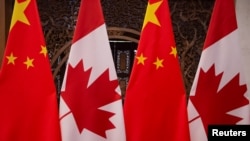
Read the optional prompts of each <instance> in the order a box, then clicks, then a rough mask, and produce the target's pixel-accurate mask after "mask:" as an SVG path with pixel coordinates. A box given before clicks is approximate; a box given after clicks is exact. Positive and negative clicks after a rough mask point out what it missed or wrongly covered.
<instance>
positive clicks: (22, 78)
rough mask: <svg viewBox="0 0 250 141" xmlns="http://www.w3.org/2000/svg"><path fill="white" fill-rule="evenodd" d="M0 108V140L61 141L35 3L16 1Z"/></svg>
mask: <svg viewBox="0 0 250 141" xmlns="http://www.w3.org/2000/svg"><path fill="white" fill-rule="evenodd" d="M0 109H1V116H0V140H1V141H60V139H61V135H60V124H59V113H58V105H57V98H56V89H55V85H54V81H53V77H52V73H51V68H50V64H49V59H48V54H47V49H46V45H45V41H44V37H43V32H42V28H41V24H40V18H39V14H38V10H37V5H36V1H35V0H22V1H20V0H15V4H14V10H13V15H12V20H11V25H10V30H9V36H8V40H7V46H6V50H5V54H4V59H3V63H2V67H1V72H0Z"/></svg>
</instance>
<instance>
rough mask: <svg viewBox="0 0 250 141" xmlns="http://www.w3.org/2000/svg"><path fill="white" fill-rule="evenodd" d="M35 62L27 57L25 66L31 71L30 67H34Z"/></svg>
mask: <svg viewBox="0 0 250 141" xmlns="http://www.w3.org/2000/svg"><path fill="white" fill-rule="evenodd" d="M33 61H34V59H30V58H29V57H27V60H26V61H25V62H24V64H25V65H26V66H27V69H29V68H30V67H34V65H33Z"/></svg>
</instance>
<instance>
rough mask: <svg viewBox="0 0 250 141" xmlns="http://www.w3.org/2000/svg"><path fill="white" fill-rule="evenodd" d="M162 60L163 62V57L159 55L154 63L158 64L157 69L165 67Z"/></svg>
mask: <svg viewBox="0 0 250 141" xmlns="http://www.w3.org/2000/svg"><path fill="white" fill-rule="evenodd" d="M162 62H163V59H161V60H160V59H159V58H158V57H157V59H156V61H155V62H154V64H155V65H156V69H159V67H162V68H163V64H162Z"/></svg>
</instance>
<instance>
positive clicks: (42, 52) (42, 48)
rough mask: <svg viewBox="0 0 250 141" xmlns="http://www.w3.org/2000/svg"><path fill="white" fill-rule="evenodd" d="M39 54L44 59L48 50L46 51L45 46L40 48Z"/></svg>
mask: <svg viewBox="0 0 250 141" xmlns="http://www.w3.org/2000/svg"><path fill="white" fill-rule="evenodd" d="M40 53H41V54H43V55H44V57H46V56H47V53H48V50H47V48H46V46H41V51H40Z"/></svg>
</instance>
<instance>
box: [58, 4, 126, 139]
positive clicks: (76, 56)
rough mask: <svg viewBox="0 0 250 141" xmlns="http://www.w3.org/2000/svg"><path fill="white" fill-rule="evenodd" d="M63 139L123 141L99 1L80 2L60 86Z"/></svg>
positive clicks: (117, 92)
mask: <svg viewBox="0 0 250 141" xmlns="http://www.w3.org/2000/svg"><path fill="white" fill-rule="evenodd" d="M60 123H61V132H62V140H64V141H80V140H81V141H82V140H88V141H118V140H119V141H125V129H124V128H125V127H124V120H123V111H122V101H121V96H120V88H119V84H118V80H117V75H116V71H115V67H114V62H113V58H112V54H111V49H110V45H109V41H108V36H107V30H106V25H105V23H104V17H103V14H102V9H101V4H100V1H99V0H83V1H81V5H80V10H79V15H78V21H77V25H76V29H75V34H74V38H73V43H72V46H71V49H70V54H69V59H68V63H67V67H66V71H65V76H64V80H63V84H62V88H61V98H60Z"/></svg>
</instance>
